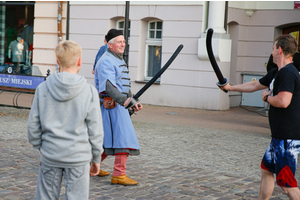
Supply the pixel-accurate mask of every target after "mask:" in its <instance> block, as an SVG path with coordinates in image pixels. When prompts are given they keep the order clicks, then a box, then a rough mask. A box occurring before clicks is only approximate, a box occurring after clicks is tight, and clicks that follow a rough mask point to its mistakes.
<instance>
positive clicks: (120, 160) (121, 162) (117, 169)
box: [101, 153, 127, 176]
mask: <svg viewBox="0 0 300 200" xmlns="http://www.w3.org/2000/svg"><path fill="white" fill-rule="evenodd" d="M107 156H108V155H106V154H104V153H103V154H102V156H101V162H102V161H103V160H104V159H105V158H106V157H107ZM126 162H127V154H117V155H115V164H114V171H113V174H112V176H122V175H125V174H126Z"/></svg>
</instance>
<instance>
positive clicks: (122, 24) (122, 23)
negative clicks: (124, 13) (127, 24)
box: [119, 21, 124, 29]
mask: <svg viewBox="0 0 300 200" xmlns="http://www.w3.org/2000/svg"><path fill="white" fill-rule="evenodd" d="M119 28H120V29H123V28H124V21H122V22H119Z"/></svg>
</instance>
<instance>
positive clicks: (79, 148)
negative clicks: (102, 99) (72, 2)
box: [27, 40, 103, 200]
mask: <svg viewBox="0 0 300 200" xmlns="http://www.w3.org/2000/svg"><path fill="white" fill-rule="evenodd" d="M81 52H82V49H81V47H80V46H79V45H78V44H77V43H75V42H73V41H68V40H67V41H64V42H60V43H59V44H58V46H57V47H56V48H55V53H56V58H57V62H58V64H59V66H60V72H59V73H57V72H55V73H53V74H52V75H50V76H49V77H48V78H47V80H46V81H45V82H43V83H41V84H40V85H39V86H38V87H37V89H36V91H35V96H34V100H33V103H32V107H31V110H30V114H29V119H28V124H27V131H28V140H29V142H30V143H31V144H32V146H33V148H35V149H38V150H40V152H41V166H40V170H39V175H38V181H37V192H36V198H37V199H43V200H44V199H49V200H54V199H59V194H60V188H61V182H62V177H63V178H64V182H65V187H66V199H78V200H79V199H80V200H84V199H88V197H89V181H90V175H91V176H96V175H98V174H99V171H100V157H101V154H102V152H103V147H102V145H103V126H102V116H101V111H100V105H99V98H98V92H97V90H96V88H95V87H94V86H92V85H91V84H89V83H88V82H87V80H86V79H85V78H84V77H82V76H79V75H77V73H78V72H79V70H80V68H81V64H82V58H81ZM91 160H92V165H91V167H90V162H91Z"/></svg>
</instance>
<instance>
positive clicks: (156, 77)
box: [128, 44, 183, 116]
mask: <svg viewBox="0 0 300 200" xmlns="http://www.w3.org/2000/svg"><path fill="white" fill-rule="evenodd" d="M182 48H183V45H182V44H181V45H179V46H178V47H177V49H176V51H175V52H174V53H173V55H172V56H171V58H170V59H169V60H168V62H167V63H166V64H165V65H164V66H163V68H161V69H160V70H159V71H158V72H157V74H155V76H153V78H152V79H151V80H150V81H149V82H148V83H147V84H146V85H145V86H144V87H142V89H140V90H139V91H138V92H137V93H136V94H135V95H134V96H133V98H134V99H138V98H139V97H140V96H141V95H142V94H143V93H144V92H145V91H146V90H147V89H148V88H149V87H150V86H151V85H152V84H153V83H154V82H155V81H156V80H157V79H158V78H159V77H160V76H161V75H162V74H163V73H164V72H165V71H166V69H167V68H168V67H169V66H170V65H171V63H172V62H173V61H174V60H175V58H176V57H177V55H178V54H179V53H180V51H181V50H182ZM128 112H129V115H130V116H131V115H132V114H133V113H134V110H133V109H132V108H130V109H128Z"/></svg>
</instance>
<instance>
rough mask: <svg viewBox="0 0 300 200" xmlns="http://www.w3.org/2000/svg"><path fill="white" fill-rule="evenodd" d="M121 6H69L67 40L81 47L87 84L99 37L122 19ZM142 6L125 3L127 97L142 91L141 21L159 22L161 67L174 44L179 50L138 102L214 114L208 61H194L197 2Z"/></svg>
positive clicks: (215, 92) (215, 96)
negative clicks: (129, 90) (127, 8)
mask: <svg viewBox="0 0 300 200" xmlns="http://www.w3.org/2000/svg"><path fill="white" fill-rule="evenodd" d="M121 3H122V4H113V3H108V2H106V3H99V2H97V3H93V2H91V3H90V4H87V3H82V2H71V8H70V10H71V13H70V39H71V40H75V41H77V42H78V43H79V44H80V45H81V46H82V47H83V67H82V70H81V72H80V73H81V74H82V75H84V76H85V77H86V78H88V79H89V81H90V82H91V83H93V82H94V77H93V74H92V73H91V72H92V66H93V62H94V59H95V56H96V53H97V51H98V49H99V47H100V46H101V45H102V44H103V38H104V35H105V34H106V33H107V31H108V30H109V29H110V28H115V26H116V24H115V22H116V20H117V19H120V18H124V17H123V16H125V2H121ZM148 3H149V2H147V4H148ZM108 4H111V5H108ZM147 4H146V3H145V2H130V11H129V13H130V14H129V16H130V17H129V18H130V21H131V30H130V34H131V35H130V53H129V70H130V77H131V80H132V83H131V85H132V91H133V92H137V91H138V90H139V89H140V88H142V87H143V86H144V85H145V82H143V81H144V69H145V49H146V46H145V39H146V33H147V32H146V31H147V29H146V28H147V26H146V25H147V21H148V20H151V19H159V20H162V21H163V40H162V66H163V65H164V64H165V63H166V62H167V61H168V59H169V58H170V57H171V56H172V54H173V52H174V51H175V50H176V48H177V47H178V46H179V45H180V44H183V45H184V48H183V49H182V51H181V53H180V54H179V55H178V57H177V58H176V59H175V60H174V62H173V63H172V64H171V66H170V67H169V68H168V70H166V72H165V73H164V74H163V75H162V77H161V82H160V84H159V85H154V86H152V87H151V88H149V90H147V91H146V92H145V93H144V94H143V96H141V97H140V101H141V102H142V103H145V104H153V105H163V106H178V107H191V108H201V109H213V110H218V109H220V93H223V92H220V91H219V89H218V87H217V86H216V84H215V83H216V82H217V79H216V76H215V74H214V72H213V70H212V67H211V65H210V63H209V61H208V60H204V61H201V60H199V58H198V39H199V38H200V36H201V33H202V32H204V30H202V16H203V6H202V2H176V3H175V5H174V4H173V5H172V4H171V5H170V2H163V3H161V4H160V3H158V2H155V4H158V5H153V3H149V4H150V5H147ZM87 13H88V14H87ZM141 82H142V83H141ZM221 95H222V94H221Z"/></svg>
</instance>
